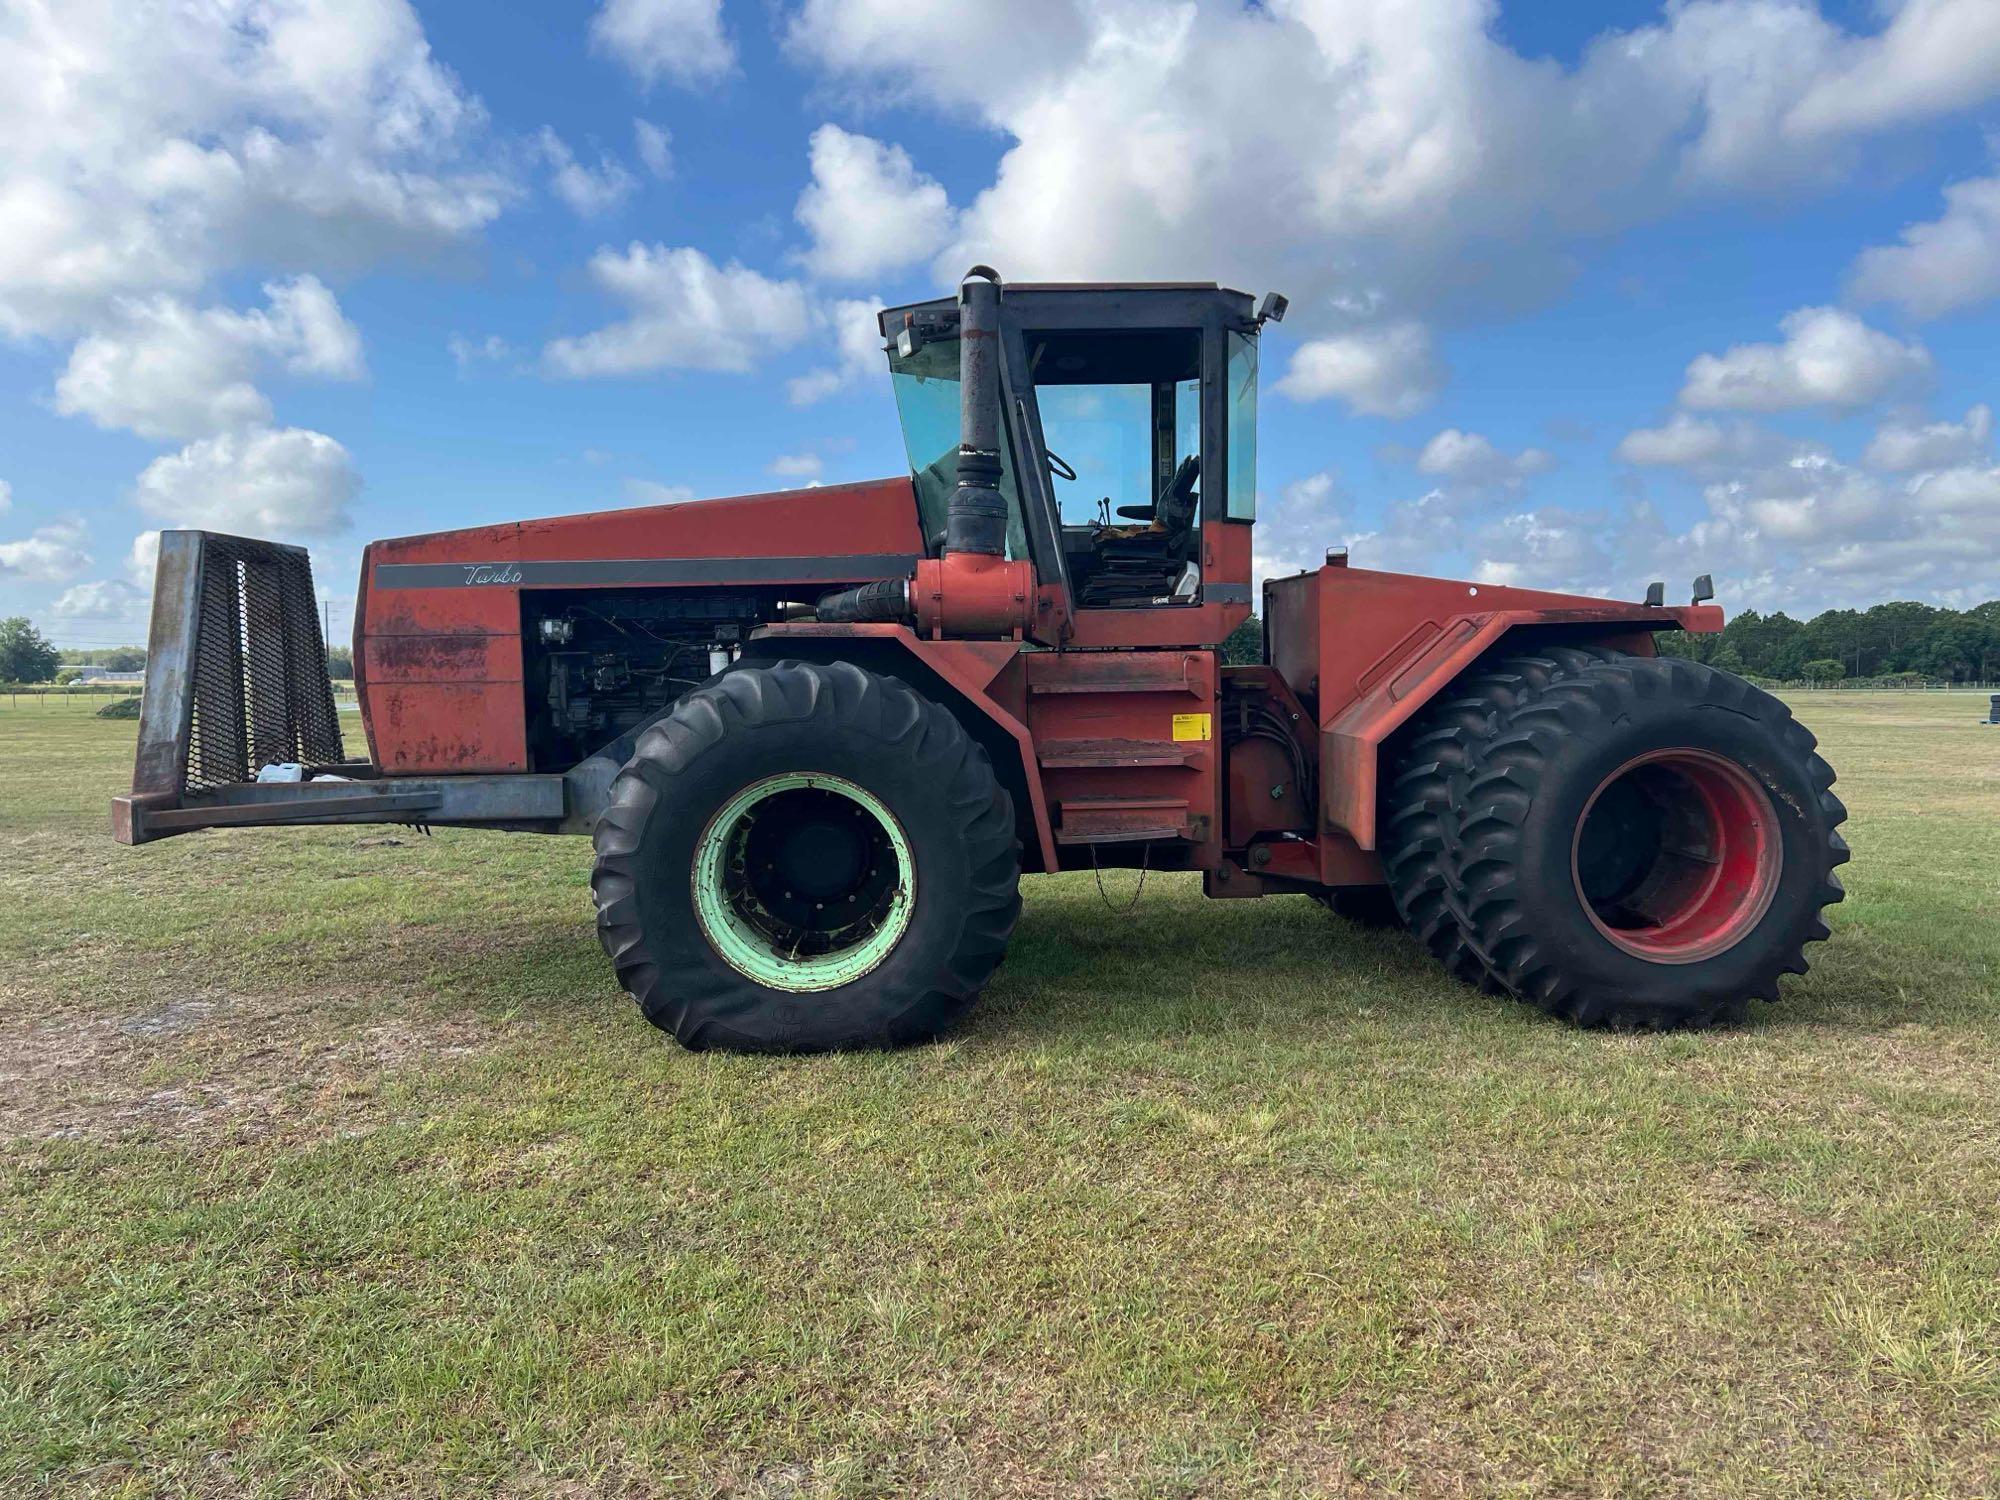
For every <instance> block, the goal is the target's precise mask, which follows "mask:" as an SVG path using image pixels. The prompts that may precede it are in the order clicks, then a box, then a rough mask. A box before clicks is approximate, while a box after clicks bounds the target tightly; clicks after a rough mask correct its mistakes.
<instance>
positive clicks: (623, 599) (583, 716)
mask: <svg viewBox="0 0 2000 1500" xmlns="http://www.w3.org/2000/svg"><path fill="white" fill-rule="evenodd" d="M784 607H785V606H784V604H783V603H782V601H780V600H779V598H778V597H777V596H776V595H775V594H774V593H772V592H770V591H768V590H754V589H639V590H632V591H629V592H625V591H613V590H604V589H575V590H542V589H523V590H522V591H521V640H522V644H523V648H524V649H523V660H522V668H523V671H522V679H523V680H522V692H523V696H524V698H525V700H526V702H525V705H524V706H525V709H526V715H527V728H528V761H529V765H530V766H531V767H532V768H533V769H534V770H537V771H564V770H567V769H568V768H569V767H571V766H573V765H575V764H576V763H577V762H578V761H580V760H582V759H584V758H585V757H586V756H588V755H590V754H591V753H592V752H594V751H596V750H598V749H599V748H601V747H602V746H604V745H605V744H607V743H609V742H610V741H612V740H614V739H616V738H618V736H620V735H622V734H624V733H625V732H627V731H628V730H631V729H636V728H638V727H639V726H640V725H642V724H645V723H647V722H648V721H649V720H652V719H655V718H657V717H659V716H660V715H661V714H663V713H665V712H666V711H667V710H668V709H670V708H672V707H673V705H674V702H675V700H677V699H678V698H679V697H680V696H681V695H682V694H683V693H685V692H687V691H688V690H689V689H691V688H695V687H699V686H700V685H701V684H702V683H703V682H705V681H707V680H708V679H709V678H710V677H713V676H714V675H715V674H716V673H718V672H720V671H722V670H724V669H725V668H726V667H727V666H728V665H729V663H730V662H731V661H733V660H734V659H735V657H736V656H737V654H738V653H739V652H740V651H741V649H742V643H743V641H744V640H745V639H746V638H747V637H748V635H749V634H750V632H751V631H752V630H754V629H756V628H757V626H759V625H762V624H764V623H766V622H768V621H771V620H775V619H778V618H780V612H781V611H782V610H783V609H784Z"/></svg>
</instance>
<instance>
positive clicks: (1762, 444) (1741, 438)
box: [1618, 412, 1794, 470]
mask: <svg viewBox="0 0 2000 1500" xmlns="http://www.w3.org/2000/svg"><path fill="white" fill-rule="evenodd" d="M1793 446H1794V445H1793V444H1791V443H1789V442H1788V441H1787V440H1786V439H1784V438H1782V437H1780V436H1779V435H1778V434H1776V433H1774V432H1770V431H1767V430H1766V429H1764V428H1762V427H1758V426H1756V425H1754V424H1753V423H1750V422H1743V421H1735V422H1718V421H1714V420H1712V419H1711V418H1707V417H1691V416H1689V415H1688V414H1687V413H1686V412H1675V413H1674V414H1673V416H1672V417H1670V418H1669V419H1668V420H1667V422H1666V424H1665V425H1664V426H1661V427H1641V428H1638V429H1636V430H1634V431H1632V432H1628V433H1626V434H1625V436H1624V437H1623V438H1622V439H1620V440H1619V443H1618V457H1619V458H1621V459H1623V460H1624V461H1625V462H1626V463H1628V464H1639V465H1641V466H1643V467H1647V468H1662V469H1694V470H1703V469H1709V468H1712V467H1714V466H1716V465H1718V464H1724V463H1739V464H1740V463H1754V462H1758V461H1770V460H1775V459H1777V458H1779V457H1780V456H1782V455H1783V454H1784V453H1787V452H1790V451H1791V449H1792V448H1793Z"/></svg>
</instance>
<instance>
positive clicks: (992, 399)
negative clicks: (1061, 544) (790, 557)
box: [819, 266, 1035, 635]
mask: <svg viewBox="0 0 2000 1500" xmlns="http://www.w3.org/2000/svg"><path fill="white" fill-rule="evenodd" d="M958 340H959V342H958V387H959V392H958V487H957V488H956V489H954V490H953V491H952V493H951V501H950V503H949V505H948V506H947V507H946V510H945V528H944V555H943V556H942V557H926V558H923V559H920V560H919V561H918V563H917V570H916V576H915V578H914V579H908V578H892V579H884V580H883V581H881V582H879V583H867V584H862V585H861V586H860V587H859V588H851V589H843V590H842V591H841V592H839V593H837V594H828V595H827V596H826V597H825V598H823V599H821V600H820V601H819V618H820V621H821V623H822V624H860V623H866V622H871V621H874V622H880V621H910V620H914V621H915V622H916V624H917V625H918V626H919V627H920V628H921V629H923V630H925V631H928V632H931V633H933V634H937V635H1001V634H1013V633H1019V632H1022V631H1024V630H1025V629H1026V628H1027V627H1028V626H1029V625H1031V624H1032V623H1033V622H1034V611H1035V570H1034V567H1033V565H1032V564H1029V563H1026V562H1008V561H1007V501H1006V498H1005V497H1004V496H1003V495H1001V493H1000V476H1001V472H1002V470H1001V462H1000V276H999V273H998V272H997V271H995V270H993V268H992V267H990V266H974V267H973V268H972V269H971V270H970V271H968V272H966V276H965V281H964V282H963V283H962V284H961V285H960V286H959V289H958Z"/></svg>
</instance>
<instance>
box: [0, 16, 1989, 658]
mask: <svg viewBox="0 0 2000 1500" xmlns="http://www.w3.org/2000/svg"><path fill="white" fill-rule="evenodd" d="M114 14H115V16H116V18H117V24H116V25H112V24H110V21H111V18H112V17H113V15H114ZM0 76H5V77H8V78H9V79H18V80H21V81H22V85H23V86H22V87H21V88H20V89H19V90H18V91H17V94H16V97H14V98H12V99H10V100H5V101H0V225H5V226H7V228H8V230H9V233H8V235H7V236H6V237H5V239H6V244H5V245H4V246H0V484H4V485H5V486H6V489H5V491H4V494H5V496H6V497H7V504H6V507H5V509H4V511H0V613H5V614H12V613H27V614H29V615H31V616H32V617H34V618H35V619H36V620H37V621H38V622H39V623H41V624H42V625H43V627H44V628H45V629H46V630H48V631H49V633H50V634H51V635H52V636H54V637H55V638H56V639H58V640H59V641H61V642H64V643H69V644H99V643H110V642H118V641H125V640H130V639H136V638H138V637H140V636H141V635H142V634H143V623H142V622H143V618H144V611H145V606H146V590H147V587H148V582H149V580H148V577H147V571H146V568H145V557H146V548H145V540H144V539H145V536H146V534H147V533H149V532H151V531H153V530H154V529H156V528H158V527H160V526H163V525H175V524H203V525H209V526H213V527H216V528H218V529H228V530H240V531H244V532H247V533H251V534H258V535H271V536H280V537H284V538H286V539H289V540H296V541H301V542H305V543H307V544H308V545H310V546H311V547H312V548H313V550H314V553H315V556H316V557H317V558H319V559H320V560H321V561H320V570H321V582H322V585H323V587H324V588H325V589H326V591H327V592H329V593H330V594H331V595H333V597H334V598H335V600H336V601H337V603H336V607H335V613H336V616H337V617H338V616H340V615H341V614H342V613H343V612H344V605H345V603H346V601H347V600H348V599H349V598H350V597H351V593H352V582H353V575H354V570H355V566H356V559H357V557H358V553H359V548H360V546H361V544H362V543H363V542H365V541H366V540H367V539H369V538H371V537H374V536H380V535H397V534H402V533H407V532H410V531H417V530H431V529H437V528H442V527H449V526H456V525H464V524H471V523H476V522H482V521H496V520H506V519H512V518H517V517H523V516H530V515H544V514H553V513H560V512H564V511H571V510H583V509H595V508H605V507H614V506H622V505H630V504H635V503H648V502H655V501H659V500H667V499H673V498H677V497H685V496H688V495H718V494H731V493H742V492H748V491H755V490H763V489H770V488H774V487H777V486H780V485H796V484H802V483H810V482H813V481H824V482H831V481H837V480H841V479H850V478H863V477H869V476H873V475H880V474H886V473H893V472H896V471H898V470H899V469H900V468H901V467H902V463H903V460H902V453H901V448H900V444H899V440H898V436H897V432H896V428H895V419H894V412H893V407H892V405H891V403H890V400H889V397H888V390H887V381H886V379H885V378H884V376H883V374H882V372H881V369H880V361H879V355H876V354H874V353H873V352H872V351H871V350H870V349H869V348H868V347H867V344H866V336H865V335H866V324H867V315H868V312H869V310H870V309H871V308H872V307H873V306H875V305H877V304H878V303H879V302H883V301H901V300H909V299H912V298H916V297H920V296H925V295H932V294H936V293H938V292H940V291H942V290H945V289H947V288H948V287H949V286H950V285H951V284H952V282H953V281H954V279H955V277H956V274H957V272H958V271H959V270H961V269H962V268H963V267H964V266H965V265H966V264H969V263H970V262H971V261H973V260H991V261H992V262H993V263H994V264H996V265H998V266H999V267H1000V268H1001V270H1002V271H1003V273H1005V274H1007V275H1008V276H1010V277H1014V278H1016V279H1029V278H1036V279H1042V278H1049V277H1065V278H1068V277H1081V278H1105V279H1116V278H1155V277H1184V278H1199V279H1210V278H1213V279H1218V280H1222V281H1224V282H1226V283H1229V284H1232V285H1236V286H1240V287H1243V288H1244V289H1246V290H1249V291H1252V292H1262V291H1264V290H1267V289H1272V288H1275V289H1277V290H1281V291H1284V292H1286V293H1288V294H1289V295H1290V296H1291V297H1292V299H1293V308H1292V313H1291V316H1290V317H1289V318H1288V320H1287V321H1286V323H1285V324H1284V325H1282V326H1281V327H1279V328H1276V329H1274V330H1272V331H1270V333H1269V334H1268V335H1267V347H1266V350H1265V355H1264V371H1265V381H1266V391H1267V395H1266V399H1265V401H1264V403H1263V414H1264V415H1263V423H1264V430H1263V438H1262V444H1261V449H1260V463H1261V474H1260V488H1261V491H1262V494H1263V522H1262V526H1261V529H1260V537H1261V541H1260V545H1259V549H1258V551H1259V557H1260V562H1261V564H1262V565H1263V566H1265V567H1268V568H1281V567H1287V566H1292V565H1296V564H1298V563H1300V562H1303V561H1306V560H1308V559H1310V558H1312V557H1314V556H1316V555H1317V553H1318V551H1319V550H1320V549H1321V548H1322V547H1324V546H1325V545H1327V544H1328V543H1332V542H1346V543H1347V544H1348V545H1349V546H1350V547H1351V548H1352V549H1353V551H1354V555H1355V561H1356V562H1357V563H1358V564H1361V565H1376V566H1385V567H1397V568H1403V569H1408V570H1412V571H1436V572H1440V573H1446V574H1452V575H1463V576H1474V577H1480V578H1487V579H1494V580H1499V581H1515V582H1522V583H1529V584H1536V585H1544V586H1558V587H1582V588H1589V589H1591V590H1593V591H1613V592H1625V593H1631V592H1636V591H1637V590H1638V589H1639V588H1640V587H1641V586H1642V585H1643V583H1644V582H1645V580H1646V579H1648V578H1650V577H1656V576H1666V577H1669V578H1672V579H1674V580H1675V584H1674V587H1675V589H1676V590H1677V589H1678V588H1679V586H1680V580H1683V579H1685V578H1687V577H1690V576H1692V575H1693V574H1694V573H1697V572H1701V571H1710V572H1713V573H1714V574H1715V575H1716V577H1717V581H1718V584H1719V585H1720V587H1721V592H1722V599H1723V602H1724V603H1725V604H1727V605H1732V606H1734V607H1738V608H1741V607H1745V606H1751V605H1755V606H1758V607H1765V608H1768V607H1773V606H1777V607H1786V608H1790V609H1793V610H1813V609H1817V608H1820V607H1824V606H1827V605H1838V604H1848V603H1867V602H1872V601H1874V600H1876V599H1880V598H1885V597H1914V598H1925V599H1932V600H1937V601H1941V602H1950V603H1958V604H1965V603H1971V602H1976V601H1977V600H1979V599H1983V598H1986V597H1989V596H1992V595H1995V594H2000V578H1996V570H1995V569H1994V567H1993V563H1994V560H1995V557H1996V555H2000V469H1996V467H1995V463H1994V457H1993V451H1992V433H1991V415H1990V412H1988V411H1987V410H1986V408H1987V406H1988V405H1989V404H1990V403H1991V402H1992V401H1993V399H1994V392H1993V389H1992V387H1993V384H1994V380H1993V376H1994V372H1995V368H1996V363H1995V360H1994V357H1993V355H1992V353H1991V352H1990V351H1991V350H1992V349H1993V348H1994V347H1995V344H1996V339H1995V334H1996V309H2000V167H1996V165H1995V161H1994V144H1995V137H1994V136H1993V135H1992V133H1991V132H1992V131H1993V128H1994V127H1995V126H1996V125H2000V22H1996V19H1995V12H1994V8H1993V5H1992V3H1991V0H1907V3H1904V4H1885V5H1880V6H1877V5H1871V4H1832V3H1827V4H1822V5H1819V6H1817V7H1815V6H1814V5H1812V4H1807V3H1780V0H1745V3H1731V4H1714V3H1695V4H1684V5H1673V6H1666V7H1662V6H1659V5H1649V4H1639V3H1615V4H1602V3H1599V4H1577V5H1561V4H1551V3H1539V4H1534V5H1525V4H1523V5H1509V6H1504V7H1502V6H1497V5H1488V4H1481V3H1478V0H1400V3H1391V0H1375V3H1367V0H1285V3H1277V0H1274V3H1270V4H1266V5H1263V6H1257V7H1249V8H1244V7H1239V6H1235V5H1228V4H1220V3H1191V4H1185V5H1179V6H1171V5H1158V4H1147V5H1139V4H1135V3H1107V0H1099V3H1077V0H1023V3H1021V4H1017V5H1013V6H1010V7H1006V8H1005V9H1004V12H1003V10H1002V9H1001V8H998V7H985V6H970V5H956V4H940V3H935V0H900V3H893V4H892V3H889V0H781V3H778V4H775V5H770V4H762V3H760V4H756V5H735V4H730V3H724V4H721V5H717V4H716V3H714V0H602V3H597V4H593V5H580V6H573V7H572V6H534V7H505V6H490V5H482V4H466V3H451V4H444V3H419V4H416V5H414V6H412V5H409V4H406V3H404V0H218V3H217V4H215V5H212V6H209V7H206V8H204V9H203V10H202V11H201V12H199V13H198V14H190V13H188V12H186V11H183V10H178V9H175V8H171V7H168V6H165V5H159V6H153V5H147V4H136V5H135V4H130V3H126V4H117V5H114V4H113V3H112V0H67V3H62V4H44V3H43V0H0ZM642 122H643V123H642ZM717 298H726V303H718V301H717V300H716V299H717ZM718 305H726V307H727V309H728V311H727V315H726V316H722V315H718V313H717V312H716V308H717V306H718ZM135 543H136V549H135ZM135 550H136V555H135ZM344 623H345V622H344V620H341V619H339V618H337V619H336V628H337V629H339V628H342V627H343V626H344Z"/></svg>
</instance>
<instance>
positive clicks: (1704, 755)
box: [1380, 646, 1848, 1030]
mask: <svg viewBox="0 0 2000 1500" xmlns="http://www.w3.org/2000/svg"><path fill="white" fill-rule="evenodd" d="M1833 779H1834V778H1833V771H1832V769H1831V768H1830V767H1829V766H1828V765H1827V763H1826V762H1825V761H1824V760H1822V759H1821V758H1820V756H1819V755H1818V753H1817V751H1816V748H1815V741H1814V739H1813V737H1812V735H1811V733H1810V732H1808V731H1807V730H1806V729H1805V727H1804V726H1803V725H1801V724H1800V723H1798V721H1797V720H1795V719H1794V718H1793V717H1792V716H1791V712H1790V710H1789V709H1787V708H1786V707H1785V705H1784V704H1783V703H1781V702H1779V701H1778V700H1777V699H1776V698H1774V697H1772V696H1771V695H1770V694H1769V693H1766V692H1763V691H1762V690H1761V689H1759V688H1756V687H1753V686H1752V685H1751V684H1749V683H1747V682H1745V681H1743V680H1742V679H1741V678H1740V677H1736V676H1734V675H1732V674H1731V673H1728V672H1723V671H1719V670H1717V669H1715V668H1713V667H1708V666H1704V665H1702V664H1701V663H1698V662H1694V661H1688V660H1684V659H1681V658H1677V657H1664V656H1662V657H1641V656H1628V655H1623V654H1621V653H1618V652H1614V651H1608V650H1604V649H1601V648H1594V647H1593V648H1589V649H1580V648H1573V647H1562V646H1553V647H1549V648H1546V649H1543V650H1540V651H1530V652H1520V653H1516V654H1512V655H1509V656H1506V657H1503V658H1500V659H1496V660H1492V661H1489V662H1485V663H1482V664H1480V665H1478V666H1476V667H1475V668H1473V669H1472V670H1471V671H1470V672H1468V673H1467V674H1466V675H1465V676H1464V677H1462V678H1461V679H1460V680H1459V681H1458V682H1457V683H1455V684H1454V685H1453V687H1452V689H1450V690H1448V691H1447V693H1446V694H1445V695H1444V696H1443V697H1442V698H1441V699H1440V700H1439V701H1438V702H1437V703H1436V704H1434V705H1433V706H1432V707H1431V708H1429V709H1428V710H1426V711H1425V712H1424V713H1423V714H1422V715H1420V716H1419V718H1418V720H1417V721H1416V722H1415V723H1414V724H1412V725H1411V726H1410V728H1409V730H1408V731H1407V732H1406V733H1405V734H1404V735H1403V736H1402V737H1401V741H1400V744H1399V746H1398V754H1397V758H1396V760H1395V762H1394V768H1393V771H1392V772H1391V773H1390V779H1389V780H1388V781H1387V782H1386V783H1385V791H1384V796H1383V807H1382V811H1381V827H1380V835H1381V852H1382V859H1383V864H1384V867H1385V869H1386V870H1387V872H1388V875H1389V882H1390V889H1391V891H1392V892H1393V894H1394V897H1395V901H1396V906H1397V909H1398V910H1399V911H1400V912H1401V913H1402V915H1403V919H1404V921H1405V922H1406V923H1407V924H1408V925H1409V927H1410V929H1411V931H1412V932H1413V933H1415V935H1416V936H1417V938H1418V939H1419V940H1420V941H1421V942H1423V944H1424V945H1425V946H1426V947H1427V948H1428V949H1429V950H1430V951H1431V952H1432V953H1433V954H1434V955H1436V956H1437V958H1438V959H1439V960H1440V961H1442V962H1443V963H1444V964H1445V966H1446V967H1447V968H1448V969H1450V970H1451V972H1453V973H1454V974H1456V975H1458V976H1459V977H1460V978H1462V979H1465V980H1467V981H1470V982H1472V983H1474V984H1478V985H1480V986H1481V987H1482V988H1484V989H1486V990H1488V991H1490V992H1493V993H1500V994H1511V995H1514V996H1516V997H1518V998H1520V999H1522V1000H1525V1001H1527V1002H1528V1003H1530V1004H1532V1005H1535V1006H1537V1007H1539V1008H1540V1009H1542V1010H1545V1011H1547V1012H1549V1013H1550V1014H1552V1015H1557V1016H1561V1017H1563V1018H1564V1019H1566V1020H1569V1021H1572V1022H1574V1023H1576V1024H1578V1025H1582V1026H1613V1027H1623V1028H1649V1029H1658V1030H1670V1029H1677V1028H1683V1027H1699V1026H1707V1025H1712V1024H1715V1023H1717V1022H1723V1021H1734V1020H1740V1019H1741V1018H1742V1017H1743V1015H1744V1012H1745V1009H1746V1006H1747V1002H1748V1001H1749V1000H1750V999H1752V998H1758V999H1763V1000H1776V999H1777V998H1778V980H1779V977H1780V976H1781V975H1784V974H1803V973H1805V972H1806V959H1805V948H1806V945H1807V944H1808V943H1812V942H1816V941H1819V940H1821V939H1824V938H1825V937H1826V936H1827V935H1828V932H1827V927H1826V924H1825V922H1824V920H1823V919H1822V915H1821V914H1822V912H1823V911H1824V909H1825V908H1826V907H1827V906H1829V905H1830V904H1832V903H1834V902H1836V901H1839V900H1840V899H1841V894H1842V893H1841V886H1840V880H1839V877H1838V876H1837V875H1835V873H1834V871H1835V868H1836V867H1837V866H1839V865H1841V864H1843V863H1845V862H1846V860H1847V857H1848V855H1847V845H1846V843H1845V842H1844V841H1843V840H1842V838H1841V836H1840V833H1839V825H1840V824H1841V822H1842V821H1843V820H1844V819H1845V818H1846V816H1847V810H1846V809H1845V808H1844V807H1842V806H1841V803H1840V799H1839V798H1838V797H1836V796H1834V794H1833V791H1832V786H1833Z"/></svg>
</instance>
